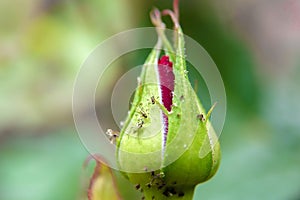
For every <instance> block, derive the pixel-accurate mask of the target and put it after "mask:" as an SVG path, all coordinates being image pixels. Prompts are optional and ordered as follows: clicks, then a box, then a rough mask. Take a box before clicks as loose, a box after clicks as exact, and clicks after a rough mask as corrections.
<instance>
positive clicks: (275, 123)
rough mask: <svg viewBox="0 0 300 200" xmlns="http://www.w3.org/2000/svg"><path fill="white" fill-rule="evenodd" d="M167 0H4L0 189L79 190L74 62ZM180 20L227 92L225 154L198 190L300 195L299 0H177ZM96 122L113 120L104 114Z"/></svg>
mask: <svg viewBox="0 0 300 200" xmlns="http://www.w3.org/2000/svg"><path fill="white" fill-rule="evenodd" d="M171 5H172V2H171V0H150V1H149V0H147V1H146V0H130V1H129V0H114V1H112V0H90V1H80V0H27V1H23V0H14V1H9V0H1V1H0V199H1V200H53V199H56V200H77V199H85V198H84V195H85V189H86V188H85V186H86V183H87V181H88V178H89V176H90V171H89V170H84V169H83V168H82V165H83V162H84V160H85V159H86V158H87V157H88V155H89V154H88V152H87V151H86V150H85V148H84V146H83V145H82V144H81V142H80V140H79V138H78V136H77V133H76V130H75V126H74V122H73V118H72V89H73V83H74V81H75V77H76V73H77V72H78V70H79V68H80V65H81V64H82V62H83V61H84V59H85V58H86V57H87V56H88V55H89V53H90V52H91V51H92V49H93V48H95V46H96V45H97V44H98V43H100V42H101V41H103V40H104V39H106V38H108V37H109V36H111V35H113V34H116V33H118V32H120V31H124V30H127V29H130V28H136V27H146V26H152V25H151V23H150V20H149V11H150V10H151V8H152V7H153V6H157V7H159V8H170V7H171ZM166 21H167V24H168V25H169V24H170V20H169V19H167V18H166ZM181 24H182V26H183V29H184V32H185V34H187V35H189V36H191V37H192V38H194V39H195V40H197V41H198V42H199V43H200V44H201V45H202V46H203V47H204V48H205V49H206V50H207V51H208V53H209V54H210V55H211V57H212V58H213V59H214V61H215V63H216V64H217V66H218V68H219V70H220V72H221V74H222V77H223V80H224V83H225V87H226V92H227V98H228V99H227V101H228V107H227V109H228V111H227V117H226V124H225V127H224V130H223V133H222V135H221V138H220V140H221V145H222V153H223V159H222V163H221V166H220V169H219V171H218V174H217V175H216V176H215V177H214V178H213V179H212V180H211V181H209V182H207V183H204V184H201V185H199V186H198V187H197V192H196V197H195V199H207V200H235V199H236V200H240V199H243V200H253V199H258V200H298V199H300V105H299V104H300V92H299V89H300V87H299V85H300V56H299V55H300V1H298V0H239V1H237V0H227V1H217V0H201V1H195V0H184V1H181ZM170 28H171V27H170ZM140 55H143V56H132V57H130V59H123V60H120V61H119V62H118V63H117V64H116V65H118V66H120V67H119V68H115V70H112V71H111V72H110V73H109V77H108V79H107V80H106V81H105V88H107V89H108V90H109V89H111V88H112V87H113V85H114V83H115V81H116V80H117V79H118V77H119V76H120V75H121V74H122V73H124V71H126V70H128V69H129V68H130V66H134V65H133V63H134V64H137V63H139V64H141V63H142V62H143V60H144V59H145V57H144V55H146V54H145V53H143V52H141V53H140ZM199 95H200V97H201V91H200V92H199ZM83 98H84V97H83ZM96 98H97V105H96V106H97V108H99V109H100V110H101V108H107V107H108V106H109V103H110V102H109V100H108V99H109V95H107V94H106V93H105V92H104V93H102V94H98V95H97V97H96ZM84 108H85V106H84V105H82V110H83V112H84ZM104 123H105V124H106V125H107V126H110V125H111V124H112V125H111V126H115V125H113V124H114V123H115V122H113V121H112V120H111V117H108V119H107V120H105V122H104ZM91 168H92V167H91ZM121 185H122V184H121ZM123 185H127V184H123ZM126 191H127V189H126ZM128 191H131V190H128ZM128 191H127V194H126V195H127V199H133V196H135V194H134V192H133V191H132V192H128Z"/></svg>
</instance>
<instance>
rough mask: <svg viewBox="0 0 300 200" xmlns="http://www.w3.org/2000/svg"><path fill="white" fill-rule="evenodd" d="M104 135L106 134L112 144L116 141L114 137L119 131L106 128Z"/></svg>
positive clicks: (116, 136)
mask: <svg viewBox="0 0 300 200" xmlns="http://www.w3.org/2000/svg"><path fill="white" fill-rule="evenodd" d="M106 135H107V136H108V139H109V141H110V143H111V144H114V143H115V142H116V139H117V138H118V137H119V132H118V131H114V130H112V129H107V131H106Z"/></svg>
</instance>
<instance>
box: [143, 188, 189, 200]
mask: <svg viewBox="0 0 300 200" xmlns="http://www.w3.org/2000/svg"><path fill="white" fill-rule="evenodd" d="M194 189H195V188H194V187H190V188H185V189H183V190H182V192H180V193H176V194H172V195H171V194H170V195H169V196H168V195H167V193H165V194H164V192H165V191H166V190H165V189H164V188H163V189H160V190H159V189H157V188H146V189H145V188H144V192H143V193H144V196H145V200H152V199H155V200H192V199H193V196H194Z"/></svg>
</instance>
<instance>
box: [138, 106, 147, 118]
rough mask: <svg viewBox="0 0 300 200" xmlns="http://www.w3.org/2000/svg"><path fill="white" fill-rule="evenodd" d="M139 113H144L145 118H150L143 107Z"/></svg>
mask: <svg viewBox="0 0 300 200" xmlns="http://www.w3.org/2000/svg"><path fill="white" fill-rule="evenodd" d="M139 113H140V114H141V115H142V117H144V118H148V115H147V114H146V112H145V111H144V110H143V109H142V108H141V109H140V111H139Z"/></svg>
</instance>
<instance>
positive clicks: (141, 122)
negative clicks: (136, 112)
mask: <svg viewBox="0 0 300 200" xmlns="http://www.w3.org/2000/svg"><path fill="white" fill-rule="evenodd" d="M144 124H145V122H144V120H139V122H138V128H139V129H140V128H143V125H144Z"/></svg>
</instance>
